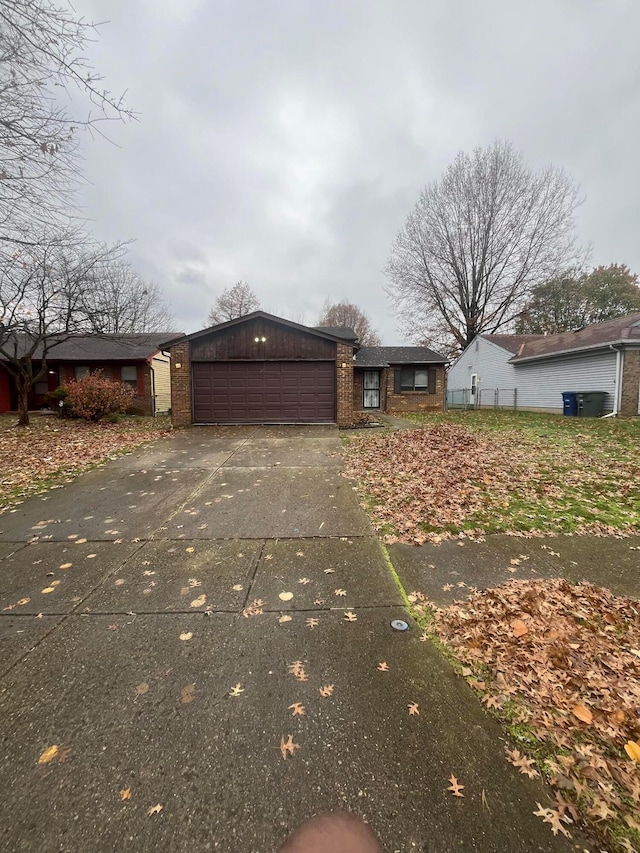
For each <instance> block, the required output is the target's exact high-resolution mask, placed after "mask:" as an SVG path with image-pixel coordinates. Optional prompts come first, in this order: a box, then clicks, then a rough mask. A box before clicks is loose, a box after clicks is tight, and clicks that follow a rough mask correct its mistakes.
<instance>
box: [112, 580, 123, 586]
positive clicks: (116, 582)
mask: <svg viewBox="0 0 640 853" xmlns="http://www.w3.org/2000/svg"><path fill="white" fill-rule="evenodd" d="M123 583H124V578H118V580H117V581H114V584H113V585H114V586H122V584H123Z"/></svg>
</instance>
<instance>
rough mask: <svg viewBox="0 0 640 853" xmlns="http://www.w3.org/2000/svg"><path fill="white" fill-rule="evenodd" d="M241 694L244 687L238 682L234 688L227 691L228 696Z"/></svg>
mask: <svg viewBox="0 0 640 853" xmlns="http://www.w3.org/2000/svg"><path fill="white" fill-rule="evenodd" d="M241 693H244V687H243V686H242V684H240V682H238V683H237V684H236V685H235V686H234V687H232V688H231V690H230V691H229V696H239V695H240V694H241Z"/></svg>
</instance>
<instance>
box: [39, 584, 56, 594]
mask: <svg viewBox="0 0 640 853" xmlns="http://www.w3.org/2000/svg"><path fill="white" fill-rule="evenodd" d="M55 590H56V588H55V586H45V588H44V589H43V590H42V592H44V593H45V595H47V594H48V593H50V592H55Z"/></svg>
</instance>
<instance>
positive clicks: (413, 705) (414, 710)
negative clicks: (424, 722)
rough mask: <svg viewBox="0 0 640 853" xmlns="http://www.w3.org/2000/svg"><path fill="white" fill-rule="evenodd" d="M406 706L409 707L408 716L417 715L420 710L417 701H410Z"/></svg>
mask: <svg viewBox="0 0 640 853" xmlns="http://www.w3.org/2000/svg"><path fill="white" fill-rule="evenodd" d="M407 708H408V709H409V716H410V717H413V716H417V717H419V716H420V711H419V710H418V703H417V702H411V704H410V705H407Z"/></svg>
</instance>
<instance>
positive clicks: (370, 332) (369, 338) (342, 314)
mask: <svg viewBox="0 0 640 853" xmlns="http://www.w3.org/2000/svg"><path fill="white" fill-rule="evenodd" d="M318 326H343V327H345V328H347V329H353V330H354V332H355V333H356V335H357V336H358V341H359V343H360V346H363V347H377V346H380V335H379V334H378V332H377V331H376V330H375V329H374V328H373V326H372V325H371V320H370V319H369V317H368V316H367V315H366V314H365V312H364V311H362V310H361V309H360V308H358V306H357V305H354V304H353V303H352V302H347V301H346V300H343V301H342V302H334V303H332V302H330V300H328V299H327V301H326V302H325V303H324V305H323V306H322V315H321V316H320V318H319V320H318Z"/></svg>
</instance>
